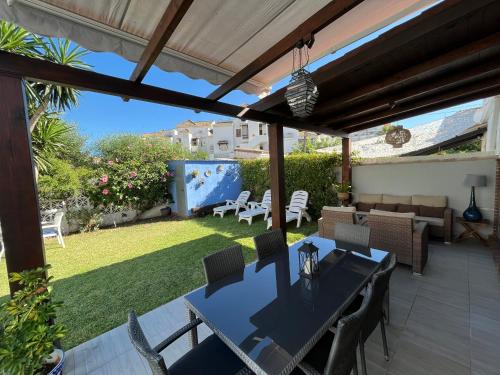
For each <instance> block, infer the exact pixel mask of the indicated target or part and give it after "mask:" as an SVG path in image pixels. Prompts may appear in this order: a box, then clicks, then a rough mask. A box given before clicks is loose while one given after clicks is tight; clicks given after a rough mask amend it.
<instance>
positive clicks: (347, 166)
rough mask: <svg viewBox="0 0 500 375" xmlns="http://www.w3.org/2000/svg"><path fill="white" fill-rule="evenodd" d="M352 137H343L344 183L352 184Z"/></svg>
mask: <svg viewBox="0 0 500 375" xmlns="http://www.w3.org/2000/svg"><path fill="white" fill-rule="evenodd" d="M351 179H352V177H351V138H342V183H344V184H349V185H351Z"/></svg>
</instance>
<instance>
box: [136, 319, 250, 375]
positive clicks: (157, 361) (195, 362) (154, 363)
mask: <svg viewBox="0 0 500 375" xmlns="http://www.w3.org/2000/svg"><path fill="white" fill-rule="evenodd" d="M200 323H201V320H200V319H196V320H194V321H192V322H190V323H189V324H187V325H185V326H184V327H182V328H181V329H179V330H178V331H177V332H175V333H173V334H172V335H171V336H169V337H168V338H167V339H165V340H164V341H162V342H161V343H159V344H158V345H156V346H155V347H154V348H151V346H150V345H149V342H148V340H147V339H146V336H144V332H143V331H142V328H141V326H140V324H139V321H138V320H137V316H136V314H135V312H134V311H131V312H129V314H128V334H129V337H130V340H131V341H132V344H133V345H134V347H135V349H136V350H137V352H138V353H139V354H140V355H141V356H143V357H144V358H145V359H146V361H147V362H148V364H149V367H150V368H151V371H152V373H153V375H185V374H189V375H197V374H199V375H224V374H227V375H229V374H231V375H232V374H239V375H243V374H252V372H251V371H250V370H249V369H248V368H247V367H246V366H245V364H244V363H243V362H242V361H241V360H240V359H239V358H238V357H237V356H236V355H235V354H234V353H233V352H232V351H231V350H230V349H229V348H228V347H227V346H226V345H225V344H224V343H223V342H222V341H221V340H220V339H219V338H218V337H217V336H215V335H214V334H212V335H210V336H208V337H207V338H206V339H205V340H203V341H202V342H201V343H199V344H198V345H197V346H195V347H194V348H193V349H192V350H190V351H189V352H187V353H186V354H184V355H183V356H182V357H181V358H180V359H178V360H177V361H175V362H174V363H173V364H172V365H171V366H170V367H169V368H168V369H167V366H166V364H165V361H164V359H163V357H162V356H161V355H160V352H161V351H163V350H165V348H166V347H167V346H169V345H170V344H172V343H173V342H174V341H176V340H177V339H179V338H180V337H182V336H183V335H184V334H186V333H187V332H189V331H190V330H191V329H193V328H194V327H196V326H197V325H199V324H200Z"/></svg>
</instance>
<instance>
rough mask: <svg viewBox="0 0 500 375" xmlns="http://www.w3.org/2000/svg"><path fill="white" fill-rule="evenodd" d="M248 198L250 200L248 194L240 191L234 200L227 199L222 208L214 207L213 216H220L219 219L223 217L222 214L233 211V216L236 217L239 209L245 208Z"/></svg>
mask: <svg viewBox="0 0 500 375" xmlns="http://www.w3.org/2000/svg"><path fill="white" fill-rule="evenodd" d="M248 198H250V192H249V191H246V190H245V191H242V192H241V193H240V195H239V196H238V198H237V199H236V200H234V201H233V200H231V199H227V200H226V204H225V205H224V206H219V207H215V208H214V216H215V215H220V217H224V214H225V213H226V212H227V211H231V210H235V213H234V214H235V215H238V212H239V211H240V209H241V208H245V209H246V208H247V201H248Z"/></svg>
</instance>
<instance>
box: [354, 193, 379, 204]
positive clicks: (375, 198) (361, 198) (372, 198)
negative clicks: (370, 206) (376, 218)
mask: <svg viewBox="0 0 500 375" xmlns="http://www.w3.org/2000/svg"><path fill="white" fill-rule="evenodd" d="M358 202H363V203H382V194H362V193H360V194H358Z"/></svg>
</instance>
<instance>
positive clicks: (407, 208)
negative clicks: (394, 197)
mask: <svg viewBox="0 0 500 375" xmlns="http://www.w3.org/2000/svg"><path fill="white" fill-rule="evenodd" d="M396 212H402V213H405V212H414V213H415V215H417V216H418V215H419V214H420V206H414V205H412V204H398V208H397V209H396Z"/></svg>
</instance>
